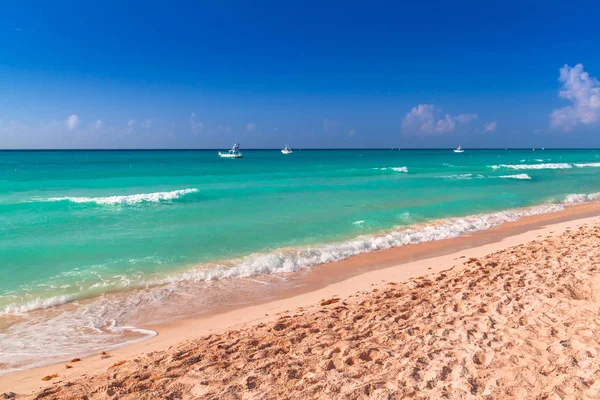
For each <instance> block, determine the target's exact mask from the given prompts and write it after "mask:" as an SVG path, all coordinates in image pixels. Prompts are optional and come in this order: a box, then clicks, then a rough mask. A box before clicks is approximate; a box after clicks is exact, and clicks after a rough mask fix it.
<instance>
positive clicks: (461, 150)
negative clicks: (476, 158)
mask: <svg viewBox="0 0 600 400" xmlns="http://www.w3.org/2000/svg"><path fill="white" fill-rule="evenodd" d="M454 152H455V153H464V152H465V151H464V150H463V149H462V147H460V146H458V147H457V148H456V149H454Z"/></svg>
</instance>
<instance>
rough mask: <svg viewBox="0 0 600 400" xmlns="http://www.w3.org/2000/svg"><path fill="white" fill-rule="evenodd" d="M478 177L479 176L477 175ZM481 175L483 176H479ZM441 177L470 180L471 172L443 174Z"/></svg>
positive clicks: (471, 177)
mask: <svg viewBox="0 0 600 400" xmlns="http://www.w3.org/2000/svg"><path fill="white" fill-rule="evenodd" d="M477 177H478V178H479V176H477ZM481 177H483V176H481ZM442 178H445V179H458V180H471V179H473V174H459V175H444V176H442Z"/></svg>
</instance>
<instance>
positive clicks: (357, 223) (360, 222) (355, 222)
mask: <svg viewBox="0 0 600 400" xmlns="http://www.w3.org/2000/svg"><path fill="white" fill-rule="evenodd" d="M364 223H365V221H364V220H362V219H361V220H360V221H354V222H353V223H352V225H362V224H364Z"/></svg>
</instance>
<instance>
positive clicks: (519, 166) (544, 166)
mask: <svg viewBox="0 0 600 400" xmlns="http://www.w3.org/2000/svg"><path fill="white" fill-rule="evenodd" d="M490 167H491V168H492V169H499V168H509V169H568V168H573V166H572V165H571V164H567V163H555V164H515V165H513V164H500V165H491V166H490Z"/></svg>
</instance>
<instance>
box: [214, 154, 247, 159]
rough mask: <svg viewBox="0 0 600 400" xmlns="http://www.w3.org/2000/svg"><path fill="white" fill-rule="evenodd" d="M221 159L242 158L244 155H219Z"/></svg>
mask: <svg viewBox="0 0 600 400" xmlns="http://www.w3.org/2000/svg"><path fill="white" fill-rule="evenodd" d="M219 157H221V158H242V157H243V156H242V153H237V154H230V153H219Z"/></svg>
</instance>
